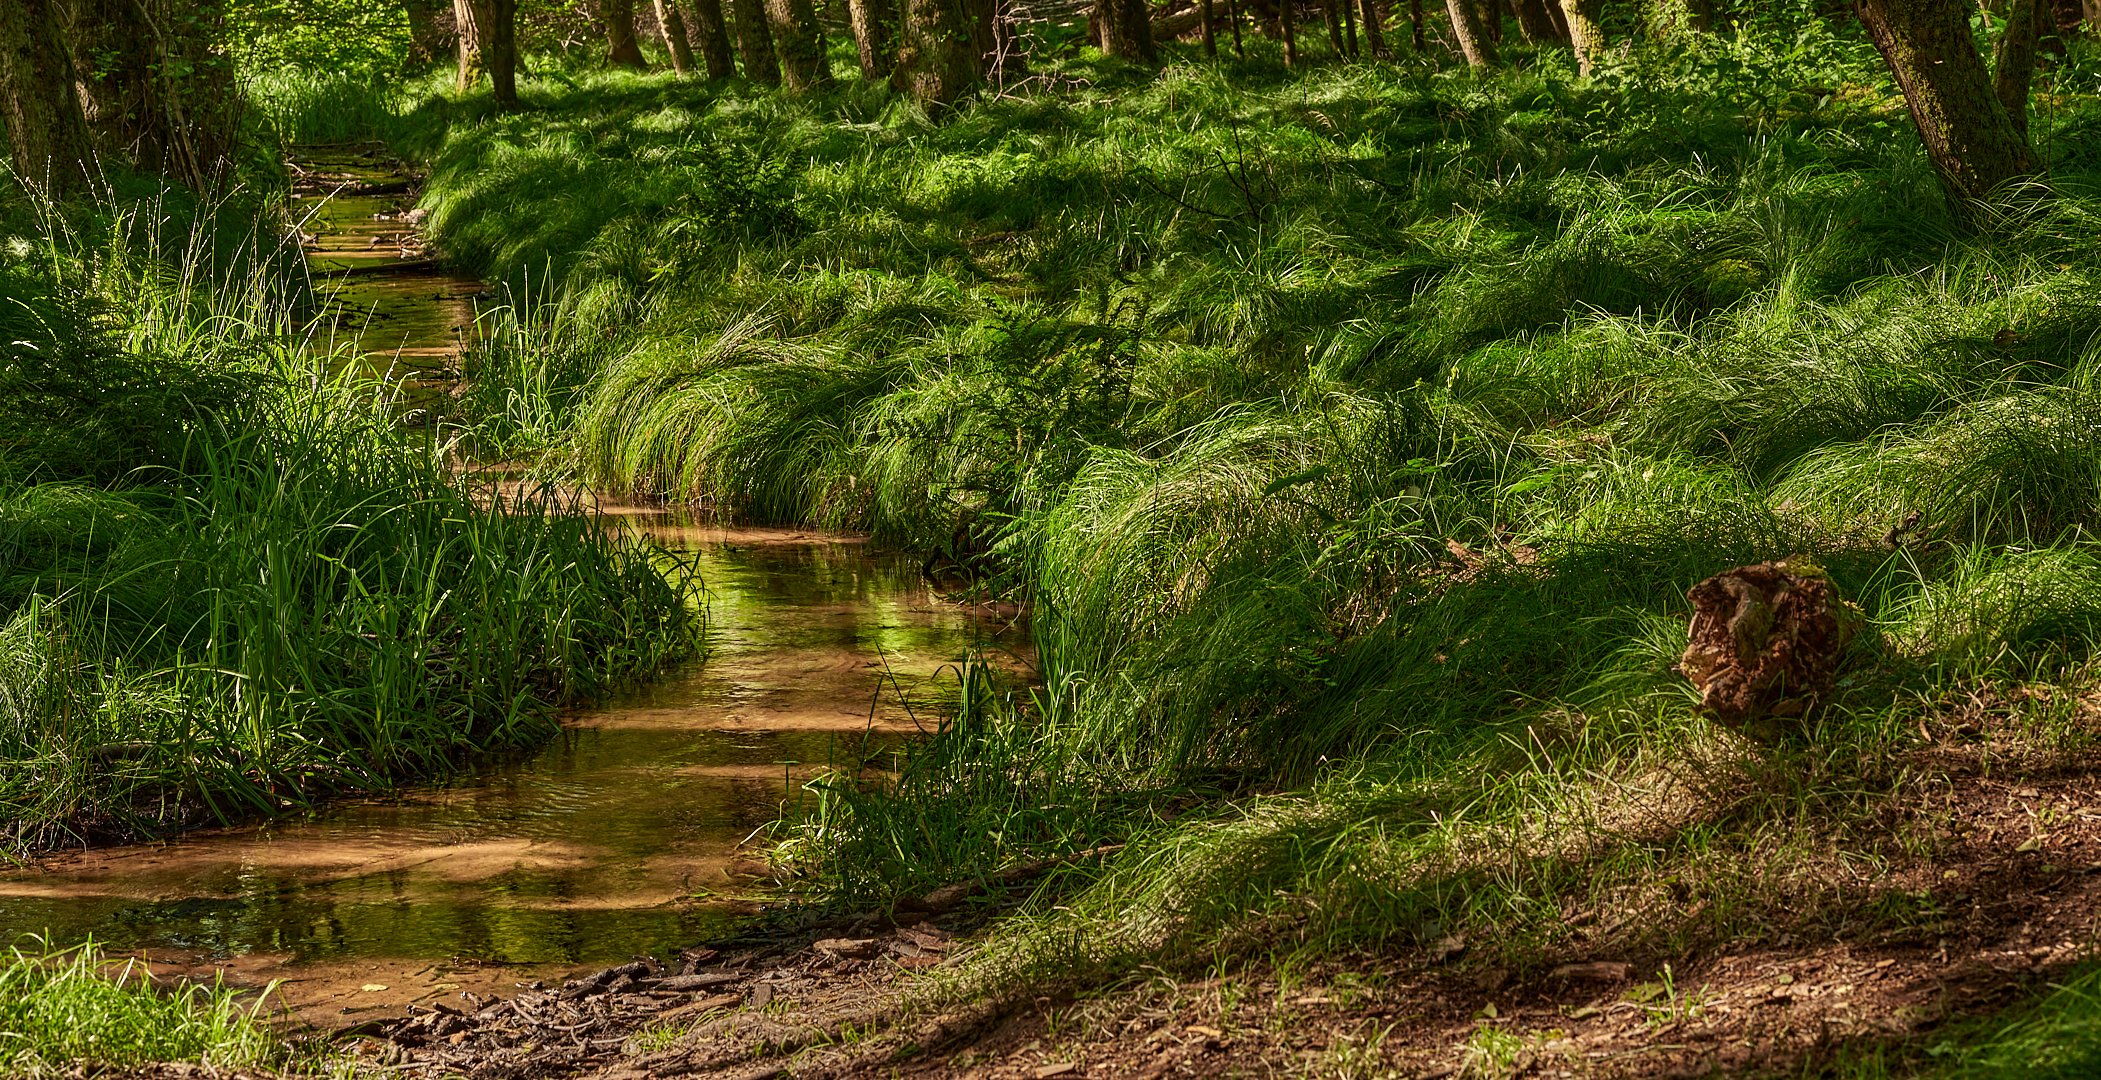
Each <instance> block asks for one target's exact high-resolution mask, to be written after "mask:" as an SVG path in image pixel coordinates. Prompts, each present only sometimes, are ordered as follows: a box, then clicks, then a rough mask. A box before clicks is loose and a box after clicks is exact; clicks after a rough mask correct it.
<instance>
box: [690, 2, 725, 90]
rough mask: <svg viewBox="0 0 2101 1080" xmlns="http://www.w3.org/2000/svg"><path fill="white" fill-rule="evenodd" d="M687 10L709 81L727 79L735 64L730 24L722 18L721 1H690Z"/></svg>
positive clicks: (702, 64)
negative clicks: (690, 15) (691, 14)
mask: <svg viewBox="0 0 2101 1080" xmlns="http://www.w3.org/2000/svg"><path fill="white" fill-rule="evenodd" d="M687 10H688V11H691V12H692V13H693V19H692V24H691V29H692V31H693V36H694V38H695V39H696V40H697V41H698V42H699V44H700V62H701V66H703V67H705V68H707V71H708V78H710V79H727V78H729V77H731V76H733V75H735V74H736V73H737V62H736V60H735V59H734V58H733V57H732V56H731V54H730V33H729V25H728V24H727V22H726V21H725V20H724V19H723V17H722V0H692V2H691V4H690V5H689V6H688V7H687Z"/></svg>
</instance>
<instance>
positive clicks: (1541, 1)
mask: <svg viewBox="0 0 2101 1080" xmlns="http://www.w3.org/2000/svg"><path fill="white" fill-rule="evenodd" d="M1510 6H1511V7H1512V8H1514V9H1516V12H1517V29H1518V32H1519V33H1521V34H1523V35H1525V40H1526V41H1528V42H1530V43H1532V44H1534V45H1565V44H1567V43H1568V39H1567V38H1566V37H1563V36H1562V34H1561V31H1560V29H1559V28H1558V27H1556V26H1555V25H1554V18H1553V16H1551V15H1548V14H1547V3H1546V0H1515V2H1514V3H1512V4H1511V5H1510Z"/></svg>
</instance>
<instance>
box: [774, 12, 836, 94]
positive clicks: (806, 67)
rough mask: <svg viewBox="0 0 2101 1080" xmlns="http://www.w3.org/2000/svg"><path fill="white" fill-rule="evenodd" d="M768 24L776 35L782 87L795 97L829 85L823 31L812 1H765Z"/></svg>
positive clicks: (775, 42) (775, 51)
mask: <svg viewBox="0 0 2101 1080" xmlns="http://www.w3.org/2000/svg"><path fill="white" fill-rule="evenodd" d="M766 21H767V23H768V25H769V27H770V28H771V29H772V31H773V52H774V55H776V56H778V57H779V58H780V61H781V85H782V86H783V87H785V88H787V89H788V90H789V91H791V92H794V93H802V92H804V91H808V90H814V89H816V88H818V87H820V86H823V85H825V84H826V83H829V82H830V81H831V78H832V73H831V68H830V66H829V65H827V64H826V63H825V57H824V31H823V30H822V29H821V28H820V27H819V26H818V25H817V9H816V8H815V7H813V6H812V5H811V3H810V0H766Z"/></svg>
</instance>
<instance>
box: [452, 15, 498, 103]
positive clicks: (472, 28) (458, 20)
mask: <svg viewBox="0 0 2101 1080" xmlns="http://www.w3.org/2000/svg"><path fill="white" fill-rule="evenodd" d="M495 19H496V16H495V14H494V13H493V12H491V11H490V10H489V0H452V22H453V25H454V26H455V27H456V28H457V30H456V32H455V33H454V35H453V39H454V41H455V42H456V43H457V44H458V45H459V58H460V69H459V75H458V77H457V78H455V79H454V80H453V83H452V88H453V91H454V92H455V93H458V94H466V93H467V92H469V91H471V90H473V89H474V88H475V87H476V86H477V85H479V84H480V83H481V77H482V51H481V39H482V28H483V27H485V26H490V25H492V24H493V23H494V22H495Z"/></svg>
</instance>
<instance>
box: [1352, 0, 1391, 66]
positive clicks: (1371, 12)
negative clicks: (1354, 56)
mask: <svg viewBox="0 0 2101 1080" xmlns="http://www.w3.org/2000/svg"><path fill="white" fill-rule="evenodd" d="M1357 15H1358V18H1359V19H1360V20H1361V21H1362V22H1363V23H1364V45H1365V47H1366V48H1368V49H1370V50H1371V54H1372V56H1373V57H1374V58H1376V59H1379V60H1391V59H1393V53H1392V52H1391V51H1389V50H1388V49H1387V48H1386V28H1385V27H1384V26H1381V25H1380V23H1381V21H1382V20H1383V16H1382V15H1381V14H1380V13H1379V0H1357Z"/></svg>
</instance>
